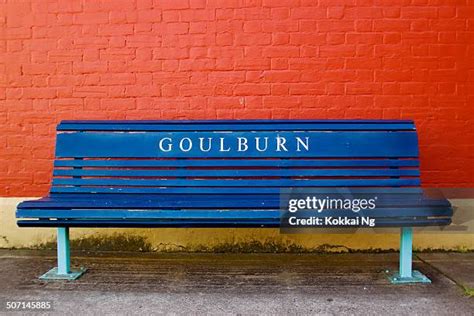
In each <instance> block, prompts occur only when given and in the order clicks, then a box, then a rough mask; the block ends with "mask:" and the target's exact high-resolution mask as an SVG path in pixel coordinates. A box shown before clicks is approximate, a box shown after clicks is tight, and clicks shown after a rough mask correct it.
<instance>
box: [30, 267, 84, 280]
mask: <svg viewBox="0 0 474 316" xmlns="http://www.w3.org/2000/svg"><path fill="white" fill-rule="evenodd" d="M86 271H87V269H86V268H82V267H81V268H78V269H71V272H69V273H68V274H58V268H52V269H51V270H49V271H48V272H46V273H45V274H43V275H42V276H40V277H39V278H40V280H47V281H51V280H67V281H72V280H76V279H78V278H79V277H80V276H81V275H83V274H84V272H86Z"/></svg>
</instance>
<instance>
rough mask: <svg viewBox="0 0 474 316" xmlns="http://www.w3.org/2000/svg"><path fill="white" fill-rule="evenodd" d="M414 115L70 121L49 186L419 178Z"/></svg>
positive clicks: (162, 190)
mask: <svg viewBox="0 0 474 316" xmlns="http://www.w3.org/2000/svg"><path fill="white" fill-rule="evenodd" d="M419 175H420V172H419V163H418V140H417V134H416V130H415V126H414V124H413V122H412V121H388V120H376V121H375V120H355V121H354V120H340V121H339V120H338V121H335V120H334V121H294V120H291V121H286V120H284V121H283V120H278V121H276V120H249V121H238V120H234V121H63V122H62V123H61V124H59V126H58V135H57V143H56V160H55V169H54V179H53V186H52V189H51V193H53V194H56V193H72V192H82V193H95V192H98V193H140V194H142V193H148V194H174V193H193V194H201V193H206V194H209V193H215V194H221V193H222V194H232V193H235V194H250V193H251V194H268V193H278V192H279V191H280V188H285V187H414V186H419V185H420V179H419Z"/></svg>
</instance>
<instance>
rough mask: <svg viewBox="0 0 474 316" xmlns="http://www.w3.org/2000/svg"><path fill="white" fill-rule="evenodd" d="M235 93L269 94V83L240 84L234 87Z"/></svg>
mask: <svg viewBox="0 0 474 316" xmlns="http://www.w3.org/2000/svg"><path fill="white" fill-rule="evenodd" d="M234 94H235V95H250V96H252V95H268V94H270V85H269V84H240V85H237V86H236V87H235V88H234Z"/></svg>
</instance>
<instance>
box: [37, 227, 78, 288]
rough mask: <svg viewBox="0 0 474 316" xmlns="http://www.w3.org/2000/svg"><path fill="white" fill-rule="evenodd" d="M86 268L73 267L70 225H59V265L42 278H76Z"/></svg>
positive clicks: (41, 277)
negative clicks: (73, 268)
mask: <svg viewBox="0 0 474 316" xmlns="http://www.w3.org/2000/svg"><path fill="white" fill-rule="evenodd" d="M84 272H86V269H84V268H79V269H77V270H72V269H71V253H70V249H69V227H58V266H57V267H56V268H53V269H51V270H49V271H48V272H46V273H45V274H43V275H42V276H40V279H41V280H75V279H77V278H79V277H80V276H81V275H82V274H83V273H84Z"/></svg>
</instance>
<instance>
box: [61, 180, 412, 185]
mask: <svg viewBox="0 0 474 316" xmlns="http://www.w3.org/2000/svg"><path fill="white" fill-rule="evenodd" d="M58 185H75V186H127V187H134V186H140V187H321V186H336V187H342V186H346V187H352V186H366V187H371V186H387V187H389V186H416V185H420V180H419V179H358V178H355V179H328V180H309V179H300V180H296V179H295V180H289V179H278V180H235V179H232V180H225V179H220V180H207V179H206V180H204V179H200V180H193V179H186V180H175V179H172V180H161V179H157V180H143V179H112V178H108V179H107V178H101V179H81V178H77V179H75V178H70V179H66V178H64V179H62V178H56V179H53V186H58Z"/></svg>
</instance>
